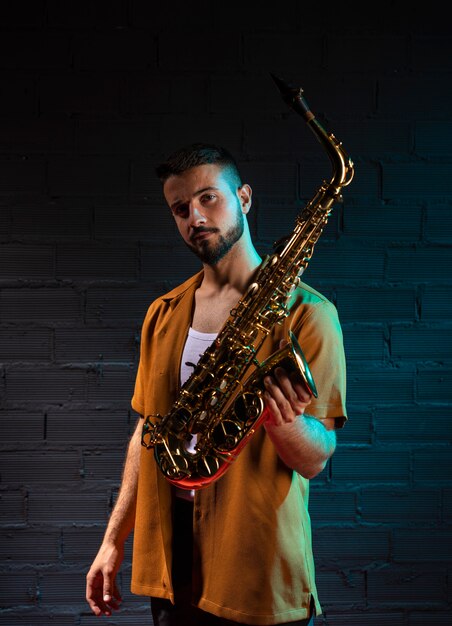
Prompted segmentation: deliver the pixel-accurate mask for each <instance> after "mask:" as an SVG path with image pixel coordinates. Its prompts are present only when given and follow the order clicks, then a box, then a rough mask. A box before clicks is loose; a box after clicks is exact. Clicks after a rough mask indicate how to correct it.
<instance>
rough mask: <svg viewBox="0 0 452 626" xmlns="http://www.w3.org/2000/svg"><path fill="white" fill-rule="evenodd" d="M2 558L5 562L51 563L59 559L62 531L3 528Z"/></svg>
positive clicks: (1, 534) (0, 534)
mask: <svg viewBox="0 0 452 626" xmlns="http://www.w3.org/2000/svg"><path fill="white" fill-rule="evenodd" d="M0 536H1V539H2V541H1V552H0V554H1V560H2V562H3V564H4V565H5V564H11V563H14V562H15V561H19V562H21V563H36V564H37V563H51V562H56V561H58V558H59V544H60V532H59V531H58V530H53V531H49V530H43V529H41V530H39V531H37V530H28V529H18V528H16V529H14V530H12V529H11V530H3V531H1V533H0Z"/></svg>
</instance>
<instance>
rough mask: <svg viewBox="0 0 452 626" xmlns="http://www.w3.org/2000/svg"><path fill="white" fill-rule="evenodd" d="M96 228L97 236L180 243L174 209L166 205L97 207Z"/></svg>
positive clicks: (99, 237)
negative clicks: (172, 211)
mask: <svg viewBox="0 0 452 626" xmlns="http://www.w3.org/2000/svg"><path fill="white" fill-rule="evenodd" d="M156 224H158V226H156ZM94 229H95V236H96V239H104V238H105V239H115V240H118V239H121V240H126V239H132V240H134V241H149V240H156V239H158V240H159V241H162V240H170V241H174V242H176V243H178V242H179V234H178V232H177V229H176V226H175V222H174V219H173V217H172V215H171V212H170V210H169V209H168V207H167V206H163V205H157V206H156V205H154V204H153V205H152V206H149V205H146V206H137V205H132V206H125V207H99V208H96V209H95V225H94Z"/></svg>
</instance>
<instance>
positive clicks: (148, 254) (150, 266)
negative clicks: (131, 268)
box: [141, 241, 201, 283]
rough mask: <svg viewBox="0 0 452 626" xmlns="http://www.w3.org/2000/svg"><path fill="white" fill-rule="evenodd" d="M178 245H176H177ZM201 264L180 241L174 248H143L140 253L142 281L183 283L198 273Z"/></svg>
mask: <svg viewBox="0 0 452 626" xmlns="http://www.w3.org/2000/svg"><path fill="white" fill-rule="evenodd" d="M177 244H178V245H177ZM200 269H201V262H200V260H199V259H198V257H196V256H195V255H194V254H193V253H192V252H191V251H189V250H188V249H187V248H186V247H185V246H184V245H183V244H182V242H181V241H177V242H176V247H175V248H173V249H171V248H168V249H166V250H165V249H162V247H161V246H159V247H156V246H153V247H150V246H148V245H146V246H143V248H142V252H141V275H142V277H143V278H144V280H146V281H148V280H152V279H154V280H168V281H176V282H178V283H181V282H183V281H184V280H186V279H187V278H189V277H190V276H191V275H193V274H195V273H196V272H199V270H200Z"/></svg>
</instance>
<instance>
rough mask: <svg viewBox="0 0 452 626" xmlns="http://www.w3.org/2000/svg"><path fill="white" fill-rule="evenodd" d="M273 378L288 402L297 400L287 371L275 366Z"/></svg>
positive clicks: (291, 402)
mask: <svg viewBox="0 0 452 626" xmlns="http://www.w3.org/2000/svg"><path fill="white" fill-rule="evenodd" d="M275 378H276V380H277V382H278V385H279V386H280V388H281V391H282V393H283V395H284V396H285V398H286V399H287V400H288V401H289V402H290V404H291V405H292V404H293V403H296V402H298V394H297V392H296V391H295V389H294V386H293V383H292V380H291V379H290V378H289V375H288V373H287V371H286V370H285V369H284V368H282V367H277V368H276V369H275Z"/></svg>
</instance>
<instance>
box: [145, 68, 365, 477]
mask: <svg viewBox="0 0 452 626" xmlns="http://www.w3.org/2000/svg"><path fill="white" fill-rule="evenodd" d="M272 77H273V79H274V80H275V82H276V84H277V85H278V87H279V89H280V92H281V95H282V97H283V98H284V100H285V101H286V102H287V104H288V105H289V106H290V107H291V108H292V109H293V110H294V111H296V112H297V113H299V114H300V115H302V116H303V117H304V119H305V121H306V123H307V124H308V126H309V127H310V128H311V130H312V131H313V132H314V134H315V136H316V137H317V139H318V140H319V141H320V143H321V144H322V146H323V147H324V148H325V149H326V151H327V153H328V156H329V157H330V161H331V163H332V166H333V175H332V178H331V180H330V181H329V182H327V181H324V182H323V183H322V185H321V186H320V188H319V189H318V191H317V192H316V194H315V195H314V197H313V198H312V199H311V200H310V201H309V202H308V204H307V205H306V206H305V207H304V209H303V210H302V212H301V213H300V215H299V216H298V217H297V218H296V220H295V228H294V230H293V232H292V234H291V235H290V236H288V237H287V238H285V240H284V244H283V245H281V246H280V248H279V250H278V251H277V252H275V253H274V254H273V255H271V256H267V257H266V258H265V259H264V260H263V263H262V265H261V267H260V269H259V271H258V273H257V275H256V277H255V279H254V281H253V282H252V284H251V285H250V286H249V287H248V289H247V291H246V293H245V294H244V296H243V297H242V298H241V299H240V300H239V302H238V304H237V306H236V307H235V308H234V309H232V310H231V312H230V315H229V317H228V319H227V320H226V322H225V324H224V326H223V328H222V329H221V331H220V333H219V334H218V336H217V338H216V340H215V341H214V342H213V343H212V345H211V346H210V347H209V348H207V350H206V351H205V352H204V354H203V355H202V356H201V358H200V360H199V361H198V364H197V366H196V368H195V369H194V371H193V373H192V374H191V376H190V378H189V379H188V380H187V381H186V383H185V384H184V385H183V386H182V388H181V390H180V394H179V397H178V398H177V400H176V401H175V402H174V404H173V406H172V407H171V409H170V411H169V413H168V414H167V415H165V416H163V417H162V416H159V415H153V416H147V417H146V419H145V422H144V425H143V432H142V445H143V446H145V447H146V448H148V449H153V450H154V455H155V459H156V461H157V464H158V466H159V468H160V470H161V472H162V473H163V475H164V476H165V478H166V479H167V480H168V481H169V482H170V483H172V484H174V485H177V486H178V487H180V488H182V489H199V488H202V487H206V486H208V485H210V484H211V483H212V482H213V481H215V480H217V479H218V478H220V476H222V475H223V474H224V472H225V471H226V470H227V469H228V468H229V467H230V466H231V464H232V463H233V461H234V460H235V459H236V458H237V456H238V454H239V453H240V452H241V450H242V449H243V447H244V446H245V445H246V443H247V442H248V441H249V438H250V437H251V436H252V435H253V433H255V432H256V430H257V428H258V427H259V426H260V425H261V423H262V422H263V421H264V420H265V419H266V417H267V411H266V409H265V407H264V401H263V397H262V396H263V390H264V385H263V378H264V377H265V376H266V375H267V374H268V373H271V372H272V371H273V370H274V369H275V367H284V368H285V369H286V370H288V371H294V370H295V371H298V372H299V373H300V374H301V376H302V378H303V380H304V382H305V384H306V386H307V387H308V389H309V390H310V392H311V393H312V394H313V395H314V396H316V397H317V390H316V387H315V382H314V380H313V378H312V375H311V372H310V370H309V366H308V363H307V362H306V359H305V358H304V355H303V352H302V349H301V347H300V346H299V344H298V341H297V339H296V337H295V336H294V335H293V334H292V333H291V332H289V337H288V343H287V345H286V346H285V347H284V348H281V349H279V350H278V351H276V352H275V353H274V354H273V355H271V356H270V357H269V358H268V359H266V360H265V361H264V362H263V363H260V362H259V361H258V358H257V357H258V353H259V349H260V347H261V346H262V343H263V342H264V340H265V338H266V337H267V336H268V334H269V333H270V332H271V331H272V329H273V328H274V327H275V325H276V324H281V323H282V322H283V320H284V319H285V318H286V317H287V316H288V314H289V310H288V306H287V304H288V300H289V297H290V295H291V293H292V291H293V289H294V288H295V287H296V286H297V285H298V283H299V280H300V278H299V277H300V275H301V273H302V272H303V271H304V270H305V269H306V267H307V265H308V263H309V261H310V259H311V256H312V254H313V250H314V246H315V244H316V242H317V241H318V239H319V237H320V235H321V234H322V232H323V229H324V227H325V225H326V224H327V221H328V218H329V215H330V213H331V208H332V206H333V204H334V203H335V202H337V201H338V200H340V198H341V190H342V188H343V187H344V186H346V185H348V184H349V183H350V182H351V180H352V178H353V174H354V169H353V163H352V161H351V159H349V158H348V157H347V155H346V153H345V151H344V150H343V148H342V145H341V143H340V142H339V141H337V139H336V138H335V137H334V135H333V134H331V133H327V132H326V131H325V129H324V128H323V126H322V125H321V124H320V123H319V122H318V121H317V119H316V118H315V116H314V115H313V113H312V112H311V111H310V109H309V106H308V105H307V103H306V101H305V99H304V98H303V90H302V89H301V88H293V87H290V86H288V85H286V84H285V83H284V82H283V81H281V80H280V79H279V78H276V77H275V76H272ZM194 435H196V436H197V441H196V444H195V446H194V449H193V450H191V449H189V447H190V441H191V440H192V437H193V436H194Z"/></svg>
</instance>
